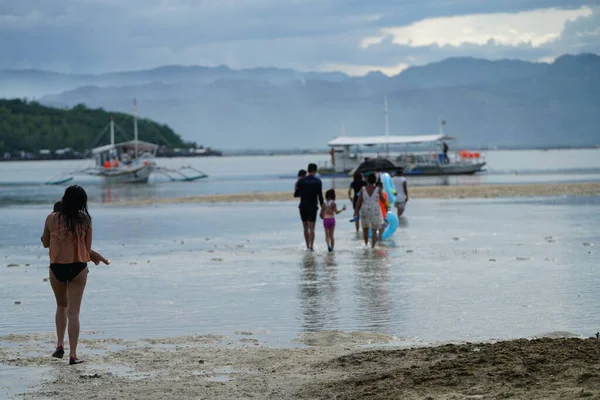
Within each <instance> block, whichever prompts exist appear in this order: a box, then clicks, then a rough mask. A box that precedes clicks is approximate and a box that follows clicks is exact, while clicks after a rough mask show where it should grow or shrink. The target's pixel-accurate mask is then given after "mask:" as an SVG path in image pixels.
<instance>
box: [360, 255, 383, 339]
mask: <svg viewBox="0 0 600 400" xmlns="http://www.w3.org/2000/svg"><path fill="white" fill-rule="evenodd" d="M355 265H356V273H355V276H356V281H355V287H354V293H355V296H356V297H355V298H356V301H357V315H356V318H357V320H359V321H361V324H362V325H363V326H365V327H366V328H367V329H368V330H370V331H373V332H380V333H391V319H392V298H391V295H390V258H389V253H388V250H387V249H386V248H385V247H381V248H375V249H374V250H371V249H365V251H364V252H357V253H355Z"/></svg>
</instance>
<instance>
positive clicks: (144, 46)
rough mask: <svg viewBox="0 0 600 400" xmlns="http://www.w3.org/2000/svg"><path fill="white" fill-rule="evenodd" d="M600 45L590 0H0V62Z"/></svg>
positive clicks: (254, 58) (367, 61)
mask: <svg viewBox="0 0 600 400" xmlns="http://www.w3.org/2000/svg"><path fill="white" fill-rule="evenodd" d="M582 52H592V53H600V0H568V1H566V0H562V1H559V0H0V55H1V56H0V68H38V69H46V70H53V71H60V72H108V71H120V70H134V69H144V68H152V67H157V66H160V65H166V64H170V65H172V64H180V65H209V66H215V65H221V64H225V65H228V66H230V67H232V68H249V67H257V66H272V67H286V68H295V69H300V70H321V71H323V70H341V71H344V72H347V73H350V74H353V75H360V74H364V73H366V72H368V71H373V70H379V71H382V72H384V73H386V74H395V73H398V72H400V71H401V70H402V69H404V68H406V67H407V66H410V65H420V64H426V63H428V62H432V61H439V60H441V59H444V58H447V57H451V56H475V57H481V58H488V59H498V58H519V59H524V60H533V61H537V60H539V61H551V60H552V59H554V58H555V57H557V56H559V55H561V54H564V53H572V54H575V53H582Z"/></svg>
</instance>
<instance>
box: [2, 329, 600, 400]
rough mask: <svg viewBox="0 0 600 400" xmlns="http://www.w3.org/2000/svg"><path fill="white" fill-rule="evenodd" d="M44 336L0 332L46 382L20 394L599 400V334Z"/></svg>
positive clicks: (14, 358) (13, 356) (19, 362)
mask: <svg viewBox="0 0 600 400" xmlns="http://www.w3.org/2000/svg"><path fill="white" fill-rule="evenodd" d="M51 338H52V337H51V335H19V336H16V335H11V336H9V337H5V338H0V340H2V341H4V342H10V343H12V344H13V346H12V347H4V348H2V349H0V363H1V364H4V365H10V366H14V367H24V368H25V369H29V370H35V369H36V368H43V369H44V371H45V372H44V376H45V377H46V378H47V379H48V380H47V381H46V382H45V383H42V385H41V386H39V387H36V388H34V389H33V390H32V391H31V392H30V393H29V394H27V395H26V396H25V397H26V398H38V397H44V398H56V399H60V398H78V399H97V398H108V399H111V398H113V399H122V398H127V399H164V398H173V399H192V398H193V399H250V398H253V399H365V398H368V399H399V398H401V399H465V398H469V399H504V398H507V399H508V398H510V399H554V398H566V399H575V398H594V399H598V398H600V364H599V363H598V360H600V340H598V339H596V338H593V339H592V338H590V339H577V338H564V337H563V338H539V339H532V340H528V339H520V340H512V341H503V342H496V343H479V344H475V343H466V344H458V345H454V344H446V345H440V346H435V347H418V348H378V349H365V348H360V347H359V346H360V345H364V344H382V343H385V342H390V341H392V340H394V339H395V340H397V339H396V338H392V337H388V336H386V335H382V334H377V333H342V332H333V331H331V332H321V333H315V334H308V335H303V336H301V337H299V338H297V339H296V342H298V343H299V344H303V345H305V346H303V347H301V348H269V347H266V346H265V345H264V344H263V343H262V342H260V341H259V340H258V339H255V336H254V334H253V333H252V332H239V335H238V337H237V338H234V339H231V338H226V337H221V336H214V335H208V336H189V337H179V338H170V339H160V340H155V339H148V340H141V341H137V342H127V341H123V340H118V339H108V340H96V339H95V340H90V339H85V340H83V343H82V344H83V346H85V349H86V353H87V363H86V364H82V365H78V366H73V367H70V366H68V365H67V363H66V362H65V361H64V360H54V359H52V358H50V356H49V351H48V349H49V347H50V346H51V343H52V341H51Z"/></svg>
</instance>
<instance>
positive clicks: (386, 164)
mask: <svg viewBox="0 0 600 400" xmlns="http://www.w3.org/2000/svg"><path fill="white" fill-rule="evenodd" d="M401 169H402V167H398V166H397V165H395V164H394V163H393V162H391V161H390V160H388V159H387V158H383V157H377V158H371V159H369V160H367V161H365V162H363V163H362V164H360V165H359V166H358V168H356V172H360V173H361V174H364V173H366V172H395V171H398V170H401Z"/></svg>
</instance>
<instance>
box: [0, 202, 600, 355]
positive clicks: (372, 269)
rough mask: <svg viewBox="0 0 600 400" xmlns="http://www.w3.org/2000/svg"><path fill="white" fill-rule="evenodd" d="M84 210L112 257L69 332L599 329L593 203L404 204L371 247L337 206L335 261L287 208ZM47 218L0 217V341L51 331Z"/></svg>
mask: <svg viewBox="0 0 600 400" xmlns="http://www.w3.org/2000/svg"><path fill="white" fill-rule="evenodd" d="M91 212H92V215H93V217H94V226H95V230H94V248H95V249H97V250H99V251H101V252H102V253H103V254H105V255H106V256H108V257H109V258H110V259H111V260H112V261H113V264H112V265H111V266H109V267H102V266H99V267H96V266H91V267H90V270H91V272H90V275H89V283H88V287H87V289H86V295H85V298H84V305H83V310H82V329H83V330H86V331H100V332H102V333H101V334H100V335H95V336H94V337H121V338H131V339H136V338H141V337H165V336H177V335H187V334H207V333H216V334H225V335H232V334H233V333H234V332H235V331H238V330H250V331H267V332H269V333H268V334H267V335H266V338H265V340H266V341H267V343H269V342H270V343H276V342H282V343H287V342H289V341H290V340H291V339H293V338H294V337H296V336H297V335H299V334H301V333H305V332H319V331H323V330H341V331H375V332H381V333H387V334H391V335H395V336H398V337H400V338H406V339H407V340H411V341H412V340H416V341H440V340H441V341H444V340H478V339H490V338H513V337H523V336H530V335H536V334H542V333H545V332H551V331H570V332H574V333H578V334H582V335H591V334H593V333H595V332H596V331H597V330H598V329H599V328H600V315H599V314H598V303H599V301H600V255H599V253H598V246H600V233H599V232H598V226H600V196H594V197H578V198H569V197H564V198H555V199H518V200H511V199H500V200H485V201H483V200H443V201H442V200H413V201H411V203H410V204H409V208H408V214H407V217H406V218H405V219H404V220H403V223H402V226H401V229H399V231H398V232H397V233H396V235H395V237H394V241H392V242H389V243H386V245H385V246H384V247H381V248H377V249H375V250H374V251H372V250H369V249H364V248H361V242H360V240H358V239H357V237H356V234H355V233H354V232H353V227H352V225H351V224H350V223H348V222H347V219H348V218H349V214H348V213H346V214H342V216H341V217H340V218H339V220H338V229H337V233H336V238H337V246H336V247H337V251H336V252H335V253H334V254H329V253H327V252H326V251H324V244H323V241H324V239H323V233H322V229H321V228H320V229H319V231H318V234H317V244H318V245H319V248H318V249H317V251H316V252H315V253H306V252H304V251H302V238H301V232H300V230H299V228H300V226H299V225H300V223H299V221H298V217H297V209H296V208H295V205H294V204H292V203H271V204H268V203H261V204H233V205H206V204H197V205H194V204H186V205H169V206H152V207H150V206H149V207H123V206H111V205H106V206H94V207H93V208H92V210H91ZM47 213H48V206H43V207H42V206H27V207H16V206H14V207H4V208H0V220H2V221H3V229H2V231H1V233H0V263H1V264H0V270H1V271H2V279H1V280H0V336H2V335H7V334H10V333H33V332H52V331H53V330H54V326H53V315H54V300H53V296H52V293H51V289H50V287H49V285H48V283H47V282H43V278H45V277H47V274H48V272H47V251H46V250H44V249H43V248H42V247H41V245H40V243H39V237H40V235H41V231H42V226H43V221H44V218H45V216H46V215H47ZM125 227H127V230H126V229H125ZM594 245H595V246H594ZM9 263H17V264H21V265H22V266H20V267H11V268H8V267H7V265H8V264H9ZM25 264H30V265H29V266H25ZM15 301H21V302H22V304H20V305H16V304H14V302H15Z"/></svg>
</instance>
